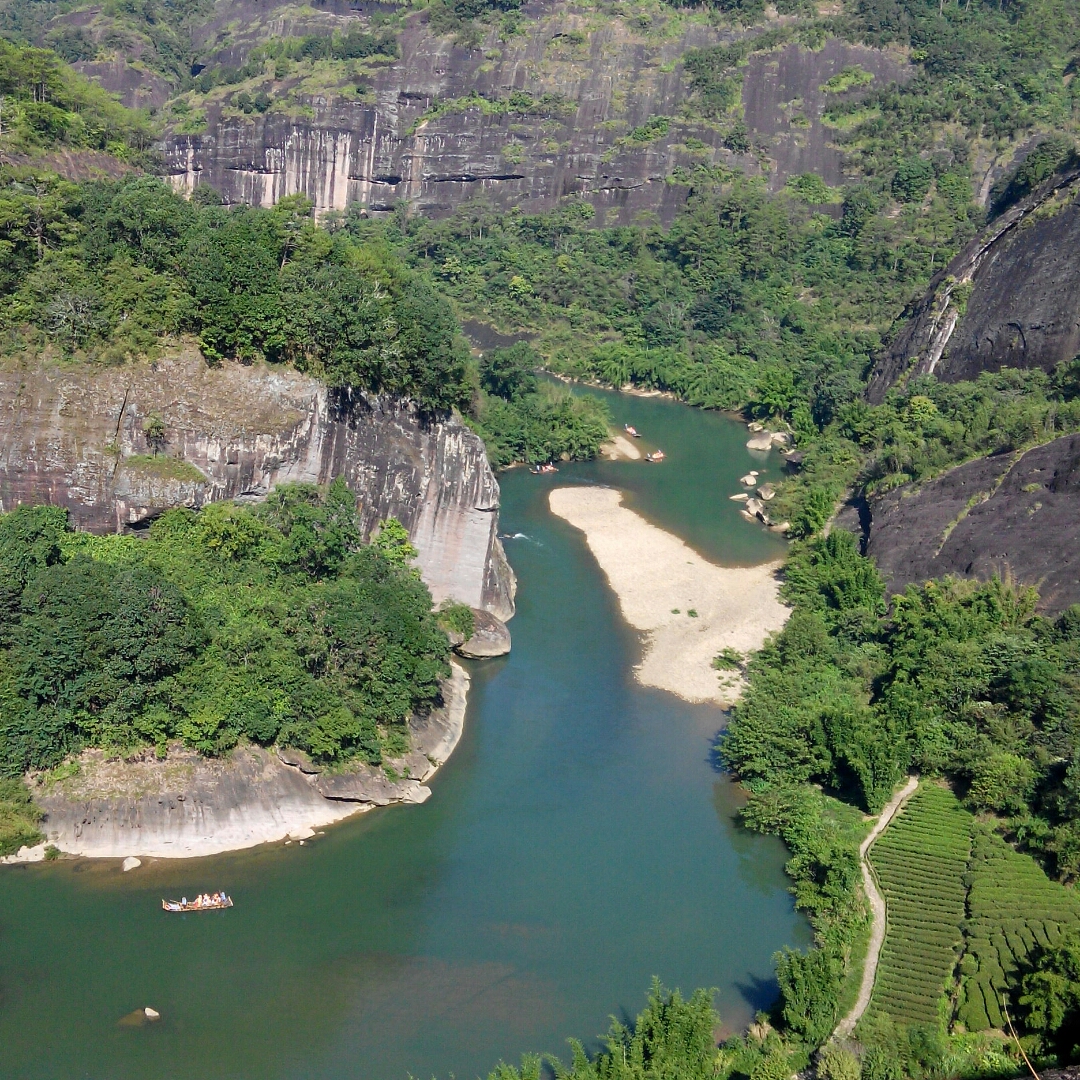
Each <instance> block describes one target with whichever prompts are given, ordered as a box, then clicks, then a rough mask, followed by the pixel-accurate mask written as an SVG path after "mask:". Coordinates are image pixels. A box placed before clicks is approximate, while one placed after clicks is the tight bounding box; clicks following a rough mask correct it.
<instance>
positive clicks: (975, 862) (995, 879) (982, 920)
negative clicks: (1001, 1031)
mask: <svg viewBox="0 0 1080 1080" xmlns="http://www.w3.org/2000/svg"><path fill="white" fill-rule="evenodd" d="M967 880H968V882H969V885H970V892H969V893H968V923H967V949H966V952H965V955H964V958H963V960H962V961H961V963H960V972H961V975H962V976H963V980H962V985H961V992H960V1002H959V1007H958V1009H957V1017H956V1018H957V1020H958V1021H959V1022H960V1023H962V1024H963V1025H964V1026H965V1027H967V1029H968V1030H969V1031H980V1030H982V1029H983V1028H988V1027H1002V1026H1003V1024H1004V1018H1003V1017H1002V1015H1001V995H1002V992H1003V991H1005V990H1007V989H1008V988H1009V985H1010V983H1012V981H1013V976H1014V974H1015V972H1016V970H1017V968H1018V967H1019V966H1021V965H1022V963H1023V962H1024V961H1025V960H1026V959H1027V956H1028V954H1029V953H1031V952H1032V951H1033V950H1034V949H1035V948H1037V947H1038V946H1046V945H1052V944H1054V943H1056V942H1057V940H1058V939H1059V938H1060V937H1061V935H1062V933H1063V932H1064V931H1065V930H1067V929H1070V928H1072V927H1075V926H1077V925H1080V897H1078V896H1077V894H1076V892H1075V891H1074V890H1073V889H1066V888H1065V886H1063V885H1059V884H1058V883H1057V882H1056V881H1051V880H1050V879H1049V878H1048V877H1047V876H1046V875H1045V874H1044V873H1043V872H1042V869H1041V868H1040V867H1039V865H1038V864H1037V863H1036V862H1035V861H1034V860H1033V859H1031V858H1029V857H1028V856H1027V855H1021V854H1020V853H1019V852H1017V851H1014V850H1013V849H1012V848H1011V847H1009V845H1008V844H1006V843H1005V841H1004V840H1002V839H1001V838H1000V837H999V836H995V835H994V834H993V833H992V832H990V831H989V829H987V828H986V827H985V826H976V832H975V843H974V846H973V849H972V853H971V864H970V866H969V868H968V876H967ZM1011 996H1012V997H1015V992H1014V993H1013V994H1012V995H1011Z"/></svg>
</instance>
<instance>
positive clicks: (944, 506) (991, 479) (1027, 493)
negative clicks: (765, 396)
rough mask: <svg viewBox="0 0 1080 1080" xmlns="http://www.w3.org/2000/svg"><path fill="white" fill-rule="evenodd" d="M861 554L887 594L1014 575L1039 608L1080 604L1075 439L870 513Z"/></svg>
mask: <svg viewBox="0 0 1080 1080" xmlns="http://www.w3.org/2000/svg"><path fill="white" fill-rule="evenodd" d="M870 511H871V524H870V534H869V542H868V544H867V554H869V555H872V556H873V557H874V559H875V560H876V561H877V564H878V567H879V568H880V569H881V571H882V573H883V574H884V575H885V577H886V579H887V581H888V586H889V590H890V592H899V591H901V590H902V589H903V588H904V587H905V586H906V585H907V584H908V583H909V582H921V581H926V580H928V579H929V578H933V577H940V576H942V575H945V574H958V575H960V576H961V577H975V578H981V579H987V578H989V577H991V576H992V575H993V574H1000V575H1003V576H1004V575H1005V574H1007V573H1008V574H1012V575H1013V577H1014V578H1015V579H1016V580H1017V581H1018V582H1020V583H1022V584H1024V585H1035V586H1037V587H1038V588H1039V592H1040V604H1039V607H1040V610H1042V611H1044V612H1048V613H1053V612H1059V611H1062V610H1064V609H1065V608H1067V607H1068V606H1069V605H1070V604H1075V603H1080V435H1067V436H1065V437H1063V438H1060V439H1056V440H1054V441H1053V442H1051V443H1048V444H1046V445H1045V446H1040V447H1036V448H1035V449H1033V450H1029V451H1027V453H1023V454H1001V455H997V456H994V457H989V458H982V459H980V460H978V461H972V462H969V463H968V464H966V465H961V466H959V467H958V468H955V469H953V470H951V471H950V472H948V473H946V474H945V475H944V476H941V477H938V478H937V479H936V480H932V481H930V482H929V483H926V484H924V485H922V487H921V488H919V489H918V490H913V489H912V488H911V487H910V486H907V487H903V488H898V489H897V490H896V491H893V492H890V493H889V494H888V495H887V496H885V497H884V498H882V499H879V500H875V501H874V502H873V504H872V505H871V507H870Z"/></svg>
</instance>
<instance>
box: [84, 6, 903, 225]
mask: <svg viewBox="0 0 1080 1080" xmlns="http://www.w3.org/2000/svg"><path fill="white" fill-rule="evenodd" d="M372 10H374V8H372ZM369 14H370V12H369V11H368V10H366V9H365V5H363V4H354V5H352V6H351V7H350V6H347V5H346V4H344V3H327V4H324V5H320V9H317V10H312V9H310V8H309V9H297V8H295V7H286V6H284V5H280V4H270V5H269V6H266V5H259V4H255V3H253V2H252V0H220V2H219V3H218V4H217V5H216V7H215V10H214V13H213V15H212V16H210V17H209V18H207V19H206V20H205V21H203V22H202V23H198V24H196V25H195V26H194V29H193V34H194V39H195V45H196V49H197V51H198V53H199V56H200V63H201V64H205V65H207V66H210V67H212V66H213V65H215V64H226V65H232V66H237V65H240V64H243V63H244V62H245V60H246V58H247V56H248V55H249V54H250V52H251V50H252V48H253V47H254V46H255V45H257V44H258V43H260V42H262V41H265V40H266V38H267V36H270V35H271V34H272V35H273V36H288V35H300V34H304V33H321V34H328V33H330V32H332V31H335V30H336V31H346V30H347V29H348V28H350V27H355V26H357V25H360V26H366V25H368V23H367V17H368V15H369ZM731 36H732V34H731V32H726V33H722V32H720V31H718V30H717V29H716V28H714V27H711V26H709V25H708V24H707V23H706V22H705V21H704V20H698V19H684V20H677V19H676V16H675V14H674V13H672V14H671V15H656V16H654V17H653V19H652V20H651V22H650V24H649V25H642V24H641V22H640V21H639V20H637V19H634V18H631V17H628V16H626V15H624V14H623V13H622V12H618V11H612V12H609V13H604V14H603V15H600V14H598V13H596V12H591V11H589V10H588V9H580V8H577V7H576V6H574V5H573V4H571V3H566V2H557V3H539V2H531V3H527V4H526V5H524V7H523V18H522V19H521V22H520V25H519V31H518V32H516V33H514V34H512V35H505V34H502V33H500V32H499V30H498V29H497V28H495V27H490V28H486V29H485V30H484V36H483V38H482V40H480V41H478V42H476V43H475V44H473V45H472V46H469V45H462V44H460V43H459V42H457V41H455V40H454V39H453V38H452V37H447V36H442V37H440V36H438V35H436V34H434V33H433V32H432V31H431V29H430V27H429V26H428V24H427V22H426V20H425V16H424V15H422V14H421V13H416V14H415V15H413V16H410V17H409V18H408V20H407V21H406V24H405V26H404V28H403V29H402V31H401V33H400V35H399V45H400V49H401V58H400V59H399V60H397V61H394V62H390V61H389V60H385V59H384V60H378V61H372V62H370V63H368V64H367V65H365V70H364V73H363V74H362V75H358V76H357V77H356V79H355V80H354V81H353V82H350V81H348V80H345V83H344V84H341V85H335V84H334V82H333V80H332V79H331V80H330V82H329V83H328V84H325V85H322V86H320V87H319V88H318V89H315V88H314V87H310V88H309V87H308V84H307V83H305V82H304V81H303V79H302V77H301V75H300V73H299V72H297V71H294V72H292V73H290V74H289V75H287V76H285V77H284V78H282V79H273V80H269V79H263V80H262V81H261V82H260V86H262V87H263V89H264V90H267V91H269V92H270V93H271V96H273V97H275V98H279V99H280V98H282V97H285V96H288V95H291V99H292V100H291V104H290V106H289V107H288V108H287V109H282V110H278V109H275V108H271V109H270V110H269V111H268V112H266V113H265V114H263V115H260V114H258V113H254V112H251V111H250V110H249V111H248V113H246V114H245V113H242V112H241V111H240V110H239V109H237V108H236V107H235V103H234V100H233V99H234V91H232V90H228V89H223V90H215V91H213V92H212V93H211V94H210V95H208V96H206V97H205V98H203V97H199V98H198V99H197V101H196V105H197V108H198V110H199V112H200V113H202V114H203V115H205V130H204V131H202V132H200V133H197V134H183V133H181V132H179V131H177V130H175V129H174V131H173V132H172V133H171V134H169V135H168V137H167V138H166V140H165V142H164V147H163V148H164V153H165V157H166V161H167V165H168V170H169V173H170V174H171V176H172V177H173V180H174V183H175V185H176V186H177V187H178V188H179V189H181V190H191V189H192V188H193V187H194V186H195V185H197V184H205V183H208V184H211V185H212V186H213V187H215V188H216V189H217V190H218V191H220V192H221V193H222V194H224V195H225V196H226V198H228V199H229V200H230V201H235V202H247V203H254V204H259V205H264V206H266V205H271V204H272V203H274V202H276V201H277V200H279V199H281V198H282V197H284V196H287V195H292V194H296V193H304V194H306V195H307V196H309V197H310V198H311V199H313V200H314V202H315V204H316V207H317V209H318V210H319V211H320V212H325V211H329V210H344V209H345V208H346V207H348V206H350V205H354V204H356V205H361V206H364V207H366V208H367V210H368V211H369V212H370V213H380V212H384V211H387V210H389V209H390V208H392V206H393V205H394V204H395V203H396V202H399V201H407V202H409V203H410V204H411V206H412V207H413V208H414V209H415V210H418V211H420V212H422V213H424V214H427V215H430V216H440V215H443V214H446V213H449V212H451V211H452V210H453V209H455V208H456V207H457V206H459V205H460V204H461V203H463V202H466V201H469V200H472V199H476V198H478V197H479V198H482V199H483V200H484V201H486V202H489V203H491V204H493V205H495V206H497V207H499V208H503V209H508V208H510V207H516V206H521V207H523V208H525V209H526V210H530V209H534V210H541V209H548V208H550V207H552V206H554V205H555V204H556V203H557V201H558V200H559V199H561V198H563V197H565V196H568V195H576V196H579V197H581V198H583V199H586V200H587V201H589V202H590V203H591V204H592V205H593V206H594V207H595V208H596V209H597V210H598V211H600V216H599V219H600V220H604V221H606V222H607V223H609V224H615V223H622V224H629V223H631V222H632V221H633V220H634V219H635V217H636V216H637V215H638V214H640V213H642V212H649V213H653V214H656V215H658V216H659V218H660V219H661V220H662V221H668V220H670V219H671V218H672V216H673V215H674V213H675V211H676V210H677V208H678V207H679V206H680V205H681V204H682V203H683V202H684V201H685V198H686V195H687V192H688V191H689V187H688V186H687V185H686V184H684V183H673V182H672V180H673V177H674V174H675V173H676V172H677V170H678V169H679V168H680V167H681V168H682V169H685V170H686V174H685V175H687V176H689V173H690V172H691V171H692V170H693V168H694V167H695V166H696V165H698V164H701V163H704V162H715V163H720V164H724V165H728V166H737V167H739V168H742V169H744V170H745V171H747V172H749V173H752V174H760V173H761V172H762V169H761V161H760V160H759V157H758V153H759V152H762V151H763V152H764V154H765V155H766V156H767V157H768V158H769V159H770V160H769V165H768V169H767V173H768V178H769V183H770V185H771V186H772V187H774V188H779V187H782V186H783V184H784V183H785V181H786V180H787V178H788V177H789V176H791V175H792V174H794V173H798V172H804V171H817V172H820V173H821V174H822V175H823V176H824V177H825V179H826V180H827V181H828V182H829V183H831V184H836V183H840V182H841V181H842V180H843V179H844V176H843V169H842V166H841V155H840V152H839V150H838V149H837V148H836V147H835V146H834V144H833V137H832V132H831V129H828V128H827V127H826V126H825V125H823V123H822V115H823V112H824V110H825V107H826V104H827V100H826V95H825V94H824V93H823V92H822V91H821V89H820V86H821V84H822V83H823V82H825V81H827V80H828V79H829V78H831V77H832V76H834V75H836V74H837V73H838V72H840V71H841V70H842V69H843V68H844V67H845V66H851V65H853V64H858V65H859V66H861V67H863V68H865V69H866V70H868V71H870V72H871V73H872V74H873V75H874V77H875V80H876V82H877V83H878V84H881V83H885V82H891V81H894V80H896V79H902V78H905V77H907V76H908V75H909V73H910V70H911V69H910V67H909V65H908V64H907V63H906V61H905V60H904V58H903V57H902V56H900V55H899V54H896V55H893V54H888V53H884V52H881V51H879V50H875V49H868V48H861V47H856V46H850V45H846V44H844V43H842V42H840V41H838V40H836V39H830V40H828V41H827V42H826V43H825V44H824V47H823V48H821V49H816V50H815V49H807V48H804V47H802V46H797V45H791V46H788V47H786V48H784V49H782V50H779V51H778V52H773V53H768V54H761V55H758V56H755V57H753V58H752V59H751V62H750V64H749V66H748V67H747V68H746V70H745V72H744V73H743V75H744V78H743V105H744V111H745V115H746V119H747V124H748V127H749V130H750V133H751V135H752V136H753V141H754V143H755V144H756V149H755V151H753V152H748V153H741V154H740V153H735V152H733V151H732V150H731V149H730V148H729V147H727V146H726V145H725V132H724V130H723V125H716V124H713V123H706V122H703V121H700V120H697V121H695V120H692V119H687V118H686V117H685V115H684V109H683V106H684V105H685V104H686V102H687V101H688V99H689V98H690V97H691V96H692V89H691V86H690V82H689V80H688V78H687V76H686V73H685V71H684V70H683V67H682V65H681V64H680V62H679V61H680V59H681V58H682V56H683V55H684V54H685V53H686V52H687V50H688V49H693V48H701V47H706V46H710V45H715V44H718V43H720V42H722V41H724V40H729V39H730V38H731ZM100 68H101V65H97V67H96V68H95V70H94V71H93V72H91V73H92V74H94V75H95V77H97V78H99V79H100V80H101V81H102V82H103V83H104V85H106V86H108V87H109V88H111V89H114V90H116V91H117V92H119V93H121V94H123V95H124V96H125V98H126V99H128V100H131V101H132V102H134V101H135V100H148V98H149V97H153V96H154V95H155V94H156V92H157V87H156V86H151V85H148V86H147V87H145V88H142V89H137V88H134V87H133V86H132V75H131V72H130V70H126V71H120V70H116V71H111V70H110V71H106V70H99V69H100ZM515 91H517V92H521V91H524V92H526V93H527V94H529V95H531V96H532V97H533V99H534V101H535V102H537V104H536V105H535V107H519V108H517V109H515V108H513V107H511V108H507V107H506V103H507V102H508V100H509V96H510V95H511V94H512V93H514V92H515ZM859 92H861V91H858V90H856V91H852V92H851V93H854V94H857V93H859ZM544 95H549V97H550V98H551V100H550V101H549V103H548V104H546V105H545V104H542V102H543V101H544V100H545V99H544ZM849 96H850V95H849ZM556 99H557V100H556ZM451 103H455V104H451ZM690 115H692V110H691V114H690ZM654 117H656V118H661V119H662V120H663V119H664V118H666V120H667V121H670V123H667V124H663V123H662V124H660V126H658V127H652V128H649V129H648V130H645V129H643V127H642V126H643V125H645V124H646V122H647V121H649V120H650V119H651V118H654Z"/></svg>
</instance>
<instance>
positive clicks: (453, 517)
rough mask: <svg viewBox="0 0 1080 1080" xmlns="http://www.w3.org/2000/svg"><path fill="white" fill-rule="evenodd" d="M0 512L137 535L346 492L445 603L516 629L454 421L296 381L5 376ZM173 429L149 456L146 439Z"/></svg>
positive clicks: (477, 469)
mask: <svg viewBox="0 0 1080 1080" xmlns="http://www.w3.org/2000/svg"><path fill="white" fill-rule="evenodd" d="M0 396H2V399H3V400H4V402H5V403H7V407H6V408H5V409H4V410H3V412H2V413H0V508H2V509H4V510H10V509H11V508H12V507H14V506H16V505H19V504H20V503H33V502H49V503H54V504H57V505H62V506H66V507H68V509H69V510H70V512H71V515H72V518H73V520H74V522H75V524H76V525H77V526H78V527H80V528H85V529H89V530H92V531H98V532H105V531H119V530H121V529H123V528H127V527H131V526H137V525H139V524H140V523H142V522H146V521H147V520H149V519H151V518H153V517H154V516H155V515H156V514H158V513H160V512H161V511H162V510H164V509H167V508H168V507H171V506H192V507H198V506H201V505H203V504H204V503H206V502H209V501H212V500H217V499H235V498H253V499H257V498H260V497H262V496H264V495H265V494H266V493H267V492H268V491H269V490H270V489H271V488H272V487H273V486H274V485H275V484H279V483H285V482H289V481H308V482H312V483H327V482H328V481H330V480H332V479H333V478H335V477H337V476H344V477H345V479H346V482H347V483H348V484H349V487H350V488H351V489H352V490H353V491H354V492H355V493H356V495H357V498H358V500H359V506H360V513H361V518H362V522H363V527H364V530H365V533H366V534H370V532H371V531H372V530H373V529H374V528H375V526H376V525H377V524H378V522H379V521H380V520H381V519H383V518H385V517H389V516H393V517H397V518H398V519H400V520H401V522H402V523H403V524H404V525H405V526H406V528H407V529H408V530H409V535H410V537H411V539H412V542H413V543H414V544H415V546H416V548H417V549H418V552H419V554H418V557H417V565H418V567H419V569H420V572H421V574H422V575H423V577H424V580H425V582H426V583H427V585H428V587H429V588H430V589H431V592H432V595H433V597H434V599H435V601H436V603H438V602H440V601H441V600H443V599H444V598H447V597H451V598H453V599H455V600H459V601H461V602H463V603H467V604H471V605H472V606H474V607H479V608H484V609H486V610H488V611H491V612H492V613H493V614H495V615H497V616H498V617H499V618H501V619H507V618H509V617H510V616H511V615H512V614H513V610H514V608H513V596H514V577H513V573H512V571H511V570H510V567H509V565H508V564H507V562H506V558H505V555H504V554H503V550H502V545H501V544H500V543H499V540H498V518H499V514H498V506H499V486H498V482H497V481H496V479H495V476H494V474H493V473H492V471H491V468H490V466H489V465H488V462H487V458H486V456H485V453H484V446H483V443H482V442H481V441H480V439H479V438H478V437H477V436H476V435H474V434H473V433H472V432H471V431H470V430H469V429H468V428H467V427H466V426H465V425H464V424H463V423H462V422H461V421H460V420H459V419H457V418H456V417H449V418H445V419H441V420H435V421H431V422H425V421H424V420H423V418H421V416H420V415H419V414H418V413H417V411H416V409H415V408H414V407H413V406H411V405H410V404H408V403H402V402H395V401H391V400H388V399H383V398H369V397H366V396H363V395H353V396H348V395H344V394H337V395H335V394H332V393H330V392H328V390H327V388H326V387H325V386H323V385H322V384H321V383H319V382H317V381H316V380H314V379H311V378H308V377H306V376H303V375H300V374H298V373H297V372H295V371H291V370H288V369H275V368H270V367H267V366H260V365H253V366H243V365H239V364H225V365H223V366H222V367H221V368H219V369H211V368H208V367H207V366H206V364H205V363H204V362H203V361H202V359H201V358H200V357H199V356H197V355H196V354H195V353H194V352H185V353H178V354H176V355H172V356H169V357H167V358H166V359H163V360H160V361H158V362H156V363H154V364H146V363H144V364H135V365H128V366H124V367H119V368H112V369H108V368H106V369H101V368H94V369H90V368H87V367H75V366H71V365H64V366H49V365H40V366H35V367H30V368H26V367H15V368H11V369H8V370H5V371H0ZM151 415H156V416H158V417H160V418H161V419H162V421H163V422H164V425H165V438H164V446H163V448H162V450H161V453H160V454H156V455H155V453H154V448H153V447H151V446H150V445H149V444H148V442H147V438H146V434H145V430H144V428H145V424H146V420H147V418H148V417H149V416H151Z"/></svg>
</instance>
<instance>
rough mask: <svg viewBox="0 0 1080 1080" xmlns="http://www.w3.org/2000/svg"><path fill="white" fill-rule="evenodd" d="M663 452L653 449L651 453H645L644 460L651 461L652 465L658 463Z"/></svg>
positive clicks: (662, 458)
mask: <svg viewBox="0 0 1080 1080" xmlns="http://www.w3.org/2000/svg"><path fill="white" fill-rule="evenodd" d="M664 457H665V454H664V451H663V450H654V451H653V452H652V453H651V454H646V455H645V460H646V461H650V462H652V463H653V464H654V465H657V464H659V463H660V462H661V461H663V460H664Z"/></svg>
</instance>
